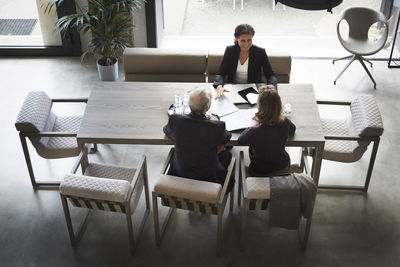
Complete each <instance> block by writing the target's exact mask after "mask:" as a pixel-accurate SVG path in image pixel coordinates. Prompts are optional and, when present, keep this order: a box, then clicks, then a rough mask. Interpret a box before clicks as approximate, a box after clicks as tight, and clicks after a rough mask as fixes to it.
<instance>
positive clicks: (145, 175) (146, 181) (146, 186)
mask: <svg viewBox="0 0 400 267" xmlns="http://www.w3.org/2000/svg"><path fill="white" fill-rule="evenodd" d="M143 168H144V170H143V172H144V173H143V179H144V195H145V198H146V209H147V210H150V193H149V192H150V191H149V176H148V173H147V162H146V160H145V161H144V166H143Z"/></svg>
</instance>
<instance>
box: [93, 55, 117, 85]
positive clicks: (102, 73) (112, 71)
mask: <svg viewBox="0 0 400 267" xmlns="http://www.w3.org/2000/svg"><path fill="white" fill-rule="evenodd" d="M96 63H97V70H98V71H99V78H100V80H102V81H116V80H118V60H116V61H115V64H114V65H111V66H102V65H99V60H97V61H96Z"/></svg>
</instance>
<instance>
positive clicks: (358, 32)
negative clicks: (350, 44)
mask: <svg viewBox="0 0 400 267" xmlns="http://www.w3.org/2000/svg"><path fill="white" fill-rule="evenodd" d="M343 19H344V20H346V21H347V23H348V24H349V36H351V37H352V38H355V39H358V40H363V39H367V38H368V30H369V28H370V26H371V25H372V24H374V23H375V22H386V21H387V19H386V17H385V15H383V14H382V13H381V12H379V11H376V10H374V9H371V8H367V7H352V8H348V9H345V10H344V11H343V12H342V13H341V14H340V15H339V18H338V22H340V21H341V20H343ZM338 24H339V23H338Z"/></svg>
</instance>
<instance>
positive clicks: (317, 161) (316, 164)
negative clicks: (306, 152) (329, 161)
mask: <svg viewBox="0 0 400 267" xmlns="http://www.w3.org/2000/svg"><path fill="white" fill-rule="evenodd" d="M324 146H325V143H322V144H319V145H317V146H315V155H314V159H313V167H312V170H311V176H312V177H313V179H314V182H315V184H316V185H317V186H318V182H319V174H320V171H321V164H322V154H323V152H324Z"/></svg>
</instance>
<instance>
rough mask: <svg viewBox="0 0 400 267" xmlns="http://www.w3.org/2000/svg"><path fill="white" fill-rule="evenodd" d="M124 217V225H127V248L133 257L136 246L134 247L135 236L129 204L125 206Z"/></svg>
mask: <svg viewBox="0 0 400 267" xmlns="http://www.w3.org/2000/svg"><path fill="white" fill-rule="evenodd" d="M125 215H126V223H127V225H128V236H129V248H130V251H131V255H134V254H135V251H136V245H135V235H134V233H133V227H132V215H131V209H130V206H129V203H127V204H125Z"/></svg>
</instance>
